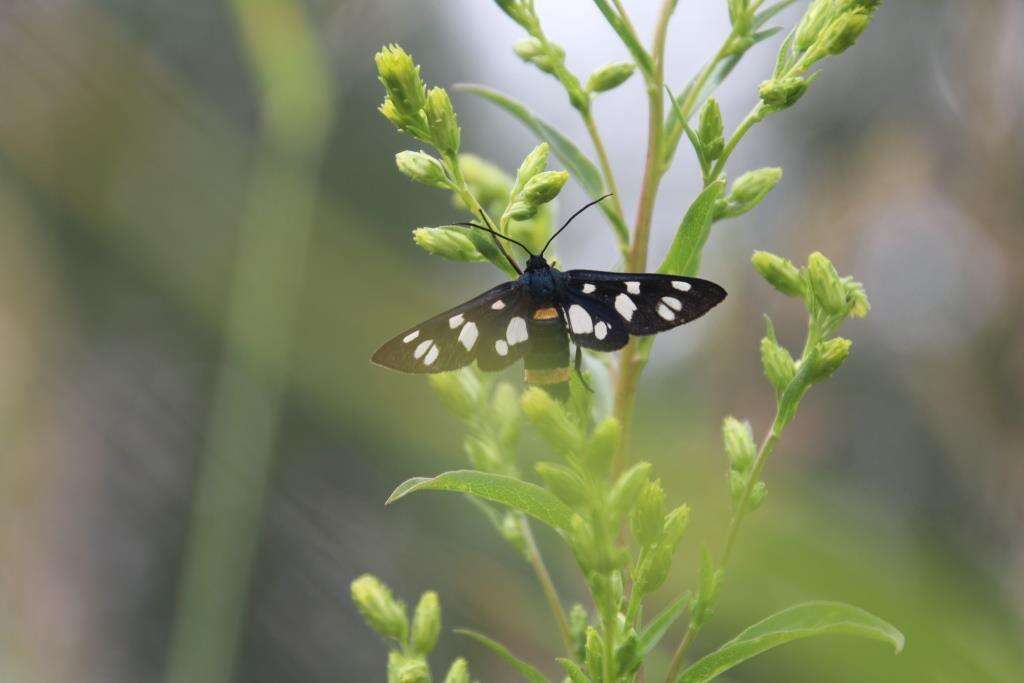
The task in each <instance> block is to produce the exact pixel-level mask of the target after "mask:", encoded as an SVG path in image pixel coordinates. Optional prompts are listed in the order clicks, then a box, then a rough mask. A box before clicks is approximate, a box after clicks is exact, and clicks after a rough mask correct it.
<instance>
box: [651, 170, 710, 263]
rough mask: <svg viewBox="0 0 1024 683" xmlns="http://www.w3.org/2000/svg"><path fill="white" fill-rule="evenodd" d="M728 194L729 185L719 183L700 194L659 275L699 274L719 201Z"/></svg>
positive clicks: (682, 224)
mask: <svg viewBox="0 0 1024 683" xmlns="http://www.w3.org/2000/svg"><path fill="white" fill-rule="evenodd" d="M723 192H725V182H724V181H722V180H716V181H715V182H713V183H711V184H710V185H708V186H707V187H706V188H704V191H703V192H701V193H700V194H699V195H697V198H696V199H695V200H693V204H691V205H690V208H689V209H687V211H686V215H685V216H683V222H682V223H680V224H679V229H678V230H677V231H676V236H675V239H674V240H672V246H671V247H669V250H668V254H667V255H666V256H665V260H664V261H663V262H662V264H661V267H660V268H658V272H659V273H668V274H671V275H688V276H692V275H696V274H697V270H698V269H699V268H700V255H701V250H702V249H704V244H705V243H706V242H707V241H708V235H709V234H710V233H711V222H712V220H713V219H714V215H715V202H716V201H718V198H719V197H721V196H722V193H723Z"/></svg>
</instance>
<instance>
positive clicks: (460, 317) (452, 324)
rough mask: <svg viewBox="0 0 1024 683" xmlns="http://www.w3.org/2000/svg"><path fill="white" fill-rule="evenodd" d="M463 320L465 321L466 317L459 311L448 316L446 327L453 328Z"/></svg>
mask: <svg viewBox="0 0 1024 683" xmlns="http://www.w3.org/2000/svg"><path fill="white" fill-rule="evenodd" d="M464 322H466V318H465V317H464V316H463V315H462V314H461V313H459V314H458V315H453V316H452V317H450V318H448V327H450V328H452V329H453V330H454V329H455V328H457V327H458V326H459V325H461V324H462V323H464Z"/></svg>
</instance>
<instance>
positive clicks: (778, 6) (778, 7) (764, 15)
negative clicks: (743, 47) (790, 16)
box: [752, 0, 796, 28]
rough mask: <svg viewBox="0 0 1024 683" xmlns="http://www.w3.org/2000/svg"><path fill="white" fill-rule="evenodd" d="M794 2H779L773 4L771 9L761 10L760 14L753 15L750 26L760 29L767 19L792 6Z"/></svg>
mask: <svg viewBox="0 0 1024 683" xmlns="http://www.w3.org/2000/svg"><path fill="white" fill-rule="evenodd" d="M794 2H796V0H781V1H780V2H777V3H775V4H774V5H772V6H771V7H766V8H765V9H763V10H761V11H760V12H758V13H757V14H755V15H754V21H753V24H752V25H753V27H754V28H761V27H762V26H764V25H765V24H766V23H768V20H769V19H771V18H772V17H774V16H775V15H776V14H778V13H779V12H781V11H782V10H784V9H786V8H787V7H789V6H790V5H792V4H793V3H794Z"/></svg>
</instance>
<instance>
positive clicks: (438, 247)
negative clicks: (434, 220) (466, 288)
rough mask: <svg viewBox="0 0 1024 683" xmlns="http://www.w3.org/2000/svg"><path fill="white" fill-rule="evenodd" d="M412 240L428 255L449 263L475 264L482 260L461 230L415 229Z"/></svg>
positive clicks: (481, 255) (452, 228)
mask: <svg viewBox="0 0 1024 683" xmlns="http://www.w3.org/2000/svg"><path fill="white" fill-rule="evenodd" d="M412 239H413V241H414V242H415V243H416V244H417V245H418V246H419V247H421V248H422V249H423V250H424V251H426V252H427V253H428V254H433V255H434V256H440V257H441V258H446V259H448V260H449V261H467V262H471V263H476V262H478V261H483V260H484V256H483V254H481V253H480V251H479V250H478V249H477V248H476V245H474V244H473V240H472V239H471V238H470V237H469V236H468V235H467V234H466V231H465V230H462V229H461V228H455V227H449V226H444V227H440V228H416V229H415V230H413V231H412Z"/></svg>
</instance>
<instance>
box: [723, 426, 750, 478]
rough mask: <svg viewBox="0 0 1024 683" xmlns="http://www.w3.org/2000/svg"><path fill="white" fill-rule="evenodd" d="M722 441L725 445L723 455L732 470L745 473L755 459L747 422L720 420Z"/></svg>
mask: <svg viewBox="0 0 1024 683" xmlns="http://www.w3.org/2000/svg"><path fill="white" fill-rule="evenodd" d="M722 441H723V442H724V443H725V454H726V455H727V456H729V463H730V465H731V466H732V468H733V469H734V470H737V471H739V472H746V471H747V469H749V468H750V466H751V465H752V464H753V462H754V458H756V457H757V446H756V445H754V433H753V431H752V430H751V429H750V423H749V422H740V421H739V420H737V419H736V418H735V417H732V416H729V417H727V418H725V419H724V420H722Z"/></svg>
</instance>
